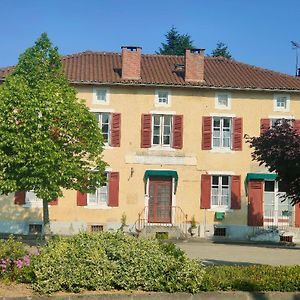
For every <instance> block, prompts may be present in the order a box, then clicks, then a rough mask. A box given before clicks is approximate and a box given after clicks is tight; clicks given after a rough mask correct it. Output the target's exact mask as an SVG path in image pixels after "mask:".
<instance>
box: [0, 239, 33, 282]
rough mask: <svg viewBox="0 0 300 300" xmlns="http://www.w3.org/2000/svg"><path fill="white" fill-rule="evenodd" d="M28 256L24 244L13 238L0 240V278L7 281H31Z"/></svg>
mask: <svg viewBox="0 0 300 300" xmlns="http://www.w3.org/2000/svg"><path fill="white" fill-rule="evenodd" d="M30 259H31V257H30V255H29V254H28V253H27V249H26V246H25V244H23V243H22V242H20V241H17V240H15V239H14V238H13V236H9V238H8V239H7V240H0V278H1V279H2V280H8V281H14V280H17V281H22V282H28V281H31V279H32V277H31V269H30Z"/></svg>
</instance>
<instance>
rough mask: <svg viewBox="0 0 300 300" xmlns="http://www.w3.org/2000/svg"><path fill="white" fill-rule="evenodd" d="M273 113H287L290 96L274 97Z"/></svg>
mask: <svg viewBox="0 0 300 300" xmlns="http://www.w3.org/2000/svg"><path fill="white" fill-rule="evenodd" d="M273 101H274V111H289V110H290V96H289V95H279V94H278V95H274V100H273Z"/></svg>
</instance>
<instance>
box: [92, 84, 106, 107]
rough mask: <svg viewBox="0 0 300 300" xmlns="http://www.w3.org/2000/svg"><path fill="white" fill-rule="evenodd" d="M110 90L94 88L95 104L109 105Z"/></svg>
mask: <svg viewBox="0 0 300 300" xmlns="http://www.w3.org/2000/svg"><path fill="white" fill-rule="evenodd" d="M108 95H109V93H108V88H103V87H101V88H98V87H97V88H94V93H93V102H94V103H95V104H108V102H109V101H108V100H109V99H108Z"/></svg>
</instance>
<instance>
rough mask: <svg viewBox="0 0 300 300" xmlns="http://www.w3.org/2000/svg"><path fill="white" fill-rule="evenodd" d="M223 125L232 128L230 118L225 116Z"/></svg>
mask: <svg viewBox="0 0 300 300" xmlns="http://www.w3.org/2000/svg"><path fill="white" fill-rule="evenodd" d="M223 126H224V127H226V128H230V119H228V118H224V119H223Z"/></svg>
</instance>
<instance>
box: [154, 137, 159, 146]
mask: <svg viewBox="0 0 300 300" xmlns="http://www.w3.org/2000/svg"><path fill="white" fill-rule="evenodd" d="M153 144H154V145H159V136H153Z"/></svg>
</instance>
